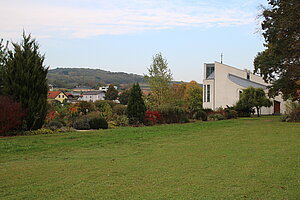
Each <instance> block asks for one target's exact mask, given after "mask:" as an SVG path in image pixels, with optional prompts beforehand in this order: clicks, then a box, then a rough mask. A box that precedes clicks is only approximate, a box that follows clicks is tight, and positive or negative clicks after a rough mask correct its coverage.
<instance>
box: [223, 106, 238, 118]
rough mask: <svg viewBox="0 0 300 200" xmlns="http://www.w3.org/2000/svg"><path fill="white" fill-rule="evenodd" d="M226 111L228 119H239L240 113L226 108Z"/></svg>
mask: <svg viewBox="0 0 300 200" xmlns="http://www.w3.org/2000/svg"><path fill="white" fill-rule="evenodd" d="M224 111H225V118H226V119H236V118H237V117H238V112H237V111H235V110H234V109H230V108H225V109H224Z"/></svg>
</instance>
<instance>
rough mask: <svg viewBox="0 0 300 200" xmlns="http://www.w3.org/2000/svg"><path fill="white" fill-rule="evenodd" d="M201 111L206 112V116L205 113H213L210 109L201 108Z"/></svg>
mask: <svg viewBox="0 0 300 200" xmlns="http://www.w3.org/2000/svg"><path fill="white" fill-rule="evenodd" d="M202 110H203V111H204V112H206V114H207V113H210V112H213V110H212V109H210V108H203V109H202Z"/></svg>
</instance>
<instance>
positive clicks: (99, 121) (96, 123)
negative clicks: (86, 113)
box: [89, 117, 108, 129]
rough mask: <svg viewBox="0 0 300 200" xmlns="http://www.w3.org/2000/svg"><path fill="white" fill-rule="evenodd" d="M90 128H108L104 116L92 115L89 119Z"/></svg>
mask: <svg viewBox="0 0 300 200" xmlns="http://www.w3.org/2000/svg"><path fill="white" fill-rule="evenodd" d="M89 125H90V128H91V129H100V128H101V129H108V123H107V121H106V120H105V119H104V118H101V117H94V118H91V119H89Z"/></svg>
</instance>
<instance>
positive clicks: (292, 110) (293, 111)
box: [286, 101, 300, 122]
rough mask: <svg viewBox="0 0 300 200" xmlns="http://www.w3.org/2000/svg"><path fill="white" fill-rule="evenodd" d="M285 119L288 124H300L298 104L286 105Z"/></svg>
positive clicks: (299, 106)
mask: <svg viewBox="0 0 300 200" xmlns="http://www.w3.org/2000/svg"><path fill="white" fill-rule="evenodd" d="M286 110H287V119H286V121H290V122H300V102H292V101H289V102H287V103H286Z"/></svg>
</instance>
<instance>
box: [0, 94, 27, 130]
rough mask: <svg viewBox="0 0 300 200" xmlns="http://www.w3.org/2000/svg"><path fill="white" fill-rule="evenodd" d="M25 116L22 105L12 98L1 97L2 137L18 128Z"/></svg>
mask: <svg viewBox="0 0 300 200" xmlns="http://www.w3.org/2000/svg"><path fill="white" fill-rule="evenodd" d="M24 116H25V113H24V111H23V110H22V107H21V104H20V103H17V102H15V101H14V100H13V99H12V98H11V97H8V96H0V135H2V134H4V133H5V132H7V131H9V130H11V129H14V128H18V127H19V126H20V125H21V124H22V118H23V117H24Z"/></svg>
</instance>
